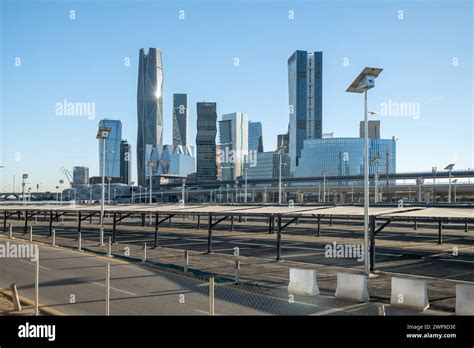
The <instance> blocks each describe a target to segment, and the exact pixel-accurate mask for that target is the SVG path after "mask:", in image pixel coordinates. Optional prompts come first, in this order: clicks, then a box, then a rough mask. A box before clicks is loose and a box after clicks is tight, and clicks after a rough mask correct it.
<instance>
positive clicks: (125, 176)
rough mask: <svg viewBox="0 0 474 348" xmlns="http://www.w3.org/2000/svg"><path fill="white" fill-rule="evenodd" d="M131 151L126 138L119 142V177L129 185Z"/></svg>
mask: <svg viewBox="0 0 474 348" xmlns="http://www.w3.org/2000/svg"><path fill="white" fill-rule="evenodd" d="M131 156H132V151H131V146H130V144H129V143H128V141H127V140H122V141H121V142H120V177H121V178H122V182H123V183H124V184H127V185H130V182H131V179H132V171H131V168H132V157H131Z"/></svg>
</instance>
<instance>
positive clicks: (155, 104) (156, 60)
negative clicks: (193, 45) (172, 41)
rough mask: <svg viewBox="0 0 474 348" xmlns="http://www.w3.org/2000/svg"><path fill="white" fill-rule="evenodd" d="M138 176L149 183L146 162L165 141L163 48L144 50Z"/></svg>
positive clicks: (141, 56) (140, 75) (140, 69)
mask: <svg viewBox="0 0 474 348" xmlns="http://www.w3.org/2000/svg"><path fill="white" fill-rule="evenodd" d="M137 116H138V134H137V175H138V185H141V186H145V185H146V182H145V181H146V180H145V179H146V170H147V168H146V162H147V161H148V157H147V156H149V155H150V151H151V147H153V146H155V145H162V144H163V65H162V60H161V51H160V50H159V49H157V48H149V49H148V53H145V50H144V49H143V48H142V49H140V54H139V66H138V88H137Z"/></svg>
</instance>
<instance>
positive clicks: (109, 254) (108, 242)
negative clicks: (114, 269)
mask: <svg viewBox="0 0 474 348" xmlns="http://www.w3.org/2000/svg"><path fill="white" fill-rule="evenodd" d="M107 256H108V257H112V238H111V237H108V241H107Z"/></svg>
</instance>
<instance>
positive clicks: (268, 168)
mask: <svg viewBox="0 0 474 348" xmlns="http://www.w3.org/2000/svg"><path fill="white" fill-rule="evenodd" d="M280 156H281V164H282V165H281V176H282V178H286V177H288V176H289V174H290V156H289V155H288V154H287V153H277V152H258V153H257V157H256V161H255V162H256V163H255V164H256V165H255V166H251V165H249V166H247V168H248V172H247V178H248V179H275V178H278V177H279V176H280Z"/></svg>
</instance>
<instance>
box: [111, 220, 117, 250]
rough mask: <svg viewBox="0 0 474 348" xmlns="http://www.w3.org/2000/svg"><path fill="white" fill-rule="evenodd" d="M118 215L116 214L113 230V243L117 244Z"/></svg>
mask: <svg viewBox="0 0 474 348" xmlns="http://www.w3.org/2000/svg"><path fill="white" fill-rule="evenodd" d="M116 228H117V213H114V225H113V229H112V243H116V242H117V230H116Z"/></svg>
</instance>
